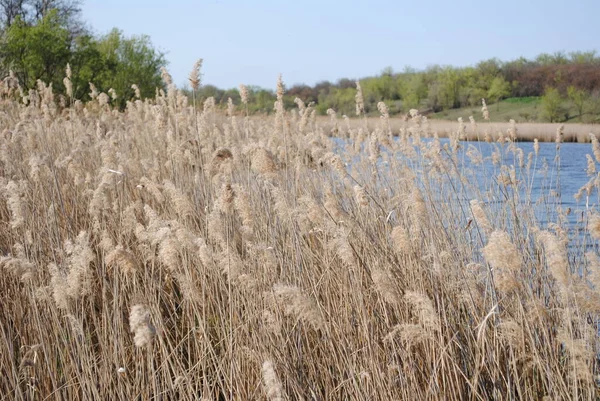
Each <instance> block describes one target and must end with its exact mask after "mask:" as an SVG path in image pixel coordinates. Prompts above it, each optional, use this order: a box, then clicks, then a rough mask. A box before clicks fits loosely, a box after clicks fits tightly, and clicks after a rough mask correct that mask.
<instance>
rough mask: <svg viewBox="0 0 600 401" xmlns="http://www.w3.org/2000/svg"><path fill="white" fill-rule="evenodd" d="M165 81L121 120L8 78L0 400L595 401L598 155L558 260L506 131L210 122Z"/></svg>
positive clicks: (525, 167) (207, 111)
mask: <svg viewBox="0 0 600 401" xmlns="http://www.w3.org/2000/svg"><path fill="white" fill-rule="evenodd" d="M164 79H165V82H166V84H167V86H168V90H167V91H166V93H163V92H162V91H161V92H159V93H158V94H157V97H156V98H154V99H147V100H141V99H135V100H133V101H131V102H129V103H128V105H127V109H126V110H125V111H124V112H119V111H117V110H113V109H112V108H111V106H110V104H109V102H110V97H109V96H108V95H107V94H104V93H93V94H92V98H93V100H92V101H91V102H89V103H87V104H82V103H80V102H77V101H75V102H72V101H69V99H67V100H68V101H67V102H64V103H67V104H71V105H70V106H68V107H67V106H64V107H60V106H58V105H57V103H59V102H55V99H54V95H53V93H52V89H51V87H46V86H45V85H43V84H40V85H39V88H38V90H34V91H30V92H29V93H28V96H27V98H26V99H21V98H20V97H19V96H18V90H17V88H16V85H17V84H16V83H15V82H14V81H13V80H10V79H9V80H7V81H5V83H4V86H3V93H2V100H1V105H0V124H1V127H2V135H1V137H0V146H1V148H0V149H1V151H0V224H2V227H1V229H0V251H1V254H2V259H1V260H0V266H1V274H0V305H1V308H0V322H1V325H0V372H1V375H0V394H1V395H2V396H1V397H0V399H6V400H8V399H15V400H44V399H64V400H89V399H112V400H146V399H157V400H158V399H163V400H167V399H182V400H196V399H204V400H219V399H220V400H224V399H235V400H253V399H263V400H264V399H267V400H300V399H303V400H337V399H339V400H344V399H348V400H391V399H405V400H413V399H425V400H437V399H440V400H442V399H443V400H465V399H470V400H486V399H502V400H509V399H547V400H559V399H585V400H592V399H596V398H597V396H598V385H597V374H598V360H597V352H598V345H599V344H598V334H597V333H598V327H597V326H598V324H597V323H598V313H599V312H600V293H599V292H598V290H597V289H598V288H599V287H598V285H600V270H599V269H600V261H599V260H598V255H597V252H596V248H595V246H596V241H597V240H598V239H599V238H600V217H599V216H598V215H597V214H595V213H594V211H593V209H592V208H591V207H589V208H586V206H585V202H584V200H585V199H586V198H587V199H588V204H589V205H593V204H594V201H597V199H596V198H592V195H593V194H595V193H596V192H595V189H596V187H597V186H598V181H597V179H596V177H597V174H596V172H595V168H596V163H598V162H600V147H599V146H598V143H597V141H595V142H594V143H593V145H592V147H591V148H590V157H589V173H590V182H589V183H588V185H587V186H586V188H583V189H582V192H581V193H580V194H579V195H580V196H581V199H582V205H583V206H582V209H581V210H577V211H572V213H579V214H580V216H581V218H580V219H579V221H578V223H577V226H578V227H579V228H580V229H581V230H582V231H581V232H582V233H583V234H581V232H580V234H579V235H578V237H577V238H578V239H577V241H576V242H577V244H578V245H577V246H570V247H568V246H567V245H568V242H569V239H570V238H571V239H573V235H572V233H571V232H570V231H569V230H568V228H567V226H566V223H565V216H566V214H567V213H569V211H563V210H562V209H561V207H560V199H559V195H558V193H557V191H556V190H555V188H551V187H550V188H549V189H548V191H547V193H544V194H543V196H541V197H540V198H539V199H533V198H532V196H531V193H530V192H529V191H527V186H528V183H530V182H531V180H532V179H533V178H534V177H535V176H537V175H541V176H542V177H544V176H547V177H549V178H548V182H549V183H553V182H557V181H556V176H557V174H560V170H559V169H558V168H553V167H551V166H554V165H559V164H558V163H553V161H547V163H546V162H545V161H543V160H539V157H538V154H537V150H536V151H535V152H532V153H531V154H524V153H523V151H522V150H520V149H519V148H517V147H516V146H515V140H516V134H517V133H516V130H517V129H518V128H517V127H515V126H514V125H513V126H512V127H511V128H509V130H508V131H506V132H502V133H498V132H491V131H490V129H488V128H486V127H485V123H483V124H480V125H479V126H477V123H475V122H473V124H472V125H468V124H462V123H461V124H459V125H458V126H457V129H456V130H455V132H454V133H453V134H452V135H451V138H450V140H449V141H440V140H439V139H438V138H437V137H436V135H435V133H434V132H432V131H431V129H430V128H429V126H428V123H427V120H426V119H425V118H423V117H421V116H420V115H419V114H418V113H417V112H413V113H412V116H411V118H410V119H408V120H407V121H406V122H405V123H404V125H403V126H402V127H401V128H399V129H398V130H394V131H392V129H391V128H390V124H389V115H388V111H387V108H386V106H385V105H384V104H380V105H379V111H380V113H381V120H379V121H372V120H371V121H367V120H366V119H363V120H362V122H361V124H360V126H359V127H352V126H351V125H350V124H349V123H348V122H347V121H344V120H343V119H339V118H338V117H337V116H336V113H335V112H334V111H333V110H331V111H330V112H329V115H330V121H328V122H327V123H321V122H318V121H317V120H316V117H315V111H314V109H313V108H312V107H311V106H307V105H305V104H304V103H303V102H302V101H301V100H297V102H296V103H297V106H298V107H297V109H295V110H286V109H285V108H284V107H283V101H282V97H283V85H282V83H281V81H280V82H279V85H278V93H277V96H278V101H277V103H276V104H275V110H276V113H275V114H274V115H273V116H272V117H264V118H248V117H246V115H245V111H244V110H245V109H246V107H245V106H246V105H245V102H247V96H244V93H245V90H244V88H243V87H242V88H241V94H242V96H241V98H242V104H241V105H234V104H233V103H230V105H229V109H228V114H227V116H223V115H221V114H218V113H216V112H215V107H214V101H211V99H208V100H207V101H205V102H204V105H203V108H202V111H196V110H197V108H194V107H192V106H190V105H188V104H187V97H185V96H183V95H182V94H181V93H180V92H178V91H177V90H176V89H175V87H174V86H173V85H172V84H171V82H170V79H169V76H168V74H166V73H165V74H164ZM196 85H197V83H196ZM66 86H67V87H68V85H66ZM113 95H115V96H118V94H115V93H113ZM23 100H25V101H23ZM356 100H357V111H358V112H359V113H360V114H362V112H363V106H362V105H363V102H362V97H361V94H360V91H359V92H358V93H357V97H356ZM363 117H364V115H363ZM325 127H326V128H325ZM470 129H473V130H476V132H479V133H480V138H481V139H482V140H483V139H485V138H491V135H494V138H495V139H496V140H498V141H499V142H496V145H495V151H494V154H493V156H492V159H493V160H492V162H493V166H494V167H493V169H491V170H490V171H489V174H488V175H487V179H485V180H481V179H480V178H481V177H480V176H478V175H477V171H476V170H478V169H482V168H483V164H482V162H483V160H482V158H483V157H482V155H481V154H480V153H479V152H478V150H477V148H476V147H472V146H471V147H469V148H468V149H467V150H466V152H465V153H461V147H462V146H464V145H463V144H462V143H461V139H462V138H463V137H464V135H466V133H467V132H468V131H469V130H470ZM594 139H595V138H594ZM560 140H561V132H560V131H559V132H558V133H557V160H558V158H560ZM536 149H537V148H536ZM463 150H465V149H463ZM592 151H593V153H592ZM591 154H593V157H592V156H591ZM467 159H468V160H467ZM549 165H550V167H549ZM568 196H571V194H569V195H568ZM594 196H595V195H594ZM491 199H495V200H502V201H501V202H495V203H490V202H489V201H490V200H491ZM534 202H535V203H537V205H536V204H535V203H534ZM536 207H538V208H542V209H543V210H548V213H550V211H552V215H554V213H555V212H556V218H555V219H553V222H552V223H551V224H547V225H545V226H540V224H538V223H537V219H536V216H535V213H534V208H536ZM588 229H589V230H588ZM583 230H587V231H583ZM586 251H589V252H587V254H586Z"/></svg>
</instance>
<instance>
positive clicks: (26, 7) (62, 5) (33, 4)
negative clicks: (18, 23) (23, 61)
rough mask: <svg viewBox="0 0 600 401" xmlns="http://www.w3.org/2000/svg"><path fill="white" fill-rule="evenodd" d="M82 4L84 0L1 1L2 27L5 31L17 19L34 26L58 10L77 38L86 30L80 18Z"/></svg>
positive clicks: (0, 16)
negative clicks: (51, 12) (19, 18)
mask: <svg viewBox="0 0 600 401" xmlns="http://www.w3.org/2000/svg"><path fill="white" fill-rule="evenodd" d="M81 2H82V0H0V26H1V28H2V29H5V28H6V27H8V26H10V25H11V24H12V23H13V22H14V20H15V18H17V17H21V18H22V19H23V20H24V21H25V22H27V23H32V24H33V23H35V22H36V21H39V20H41V19H42V18H44V17H45V16H46V15H47V14H48V13H49V12H50V11H52V10H56V11H57V13H58V16H59V17H60V18H61V19H62V20H63V21H64V22H65V24H66V25H67V27H68V28H69V31H70V32H71V34H72V36H73V37H75V36H77V35H79V34H81V33H82V32H83V31H84V29H85V28H84V25H83V23H82V21H81V18H80V17H81Z"/></svg>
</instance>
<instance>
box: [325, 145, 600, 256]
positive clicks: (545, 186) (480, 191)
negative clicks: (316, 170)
mask: <svg viewBox="0 0 600 401" xmlns="http://www.w3.org/2000/svg"><path fill="white" fill-rule="evenodd" d="M423 141H432V139H427V140H423ZM439 141H440V145H441V146H442V148H443V147H444V146H446V147H449V146H450V141H449V140H448V139H440V140H439ZM335 142H336V147H337V148H338V149H339V150H340V151H341V148H342V147H343V146H344V145H346V144H347V142H346V143H345V142H344V141H339V140H335ZM513 146H514V147H516V149H520V151H515V148H514V147H513ZM511 147H513V148H511ZM474 151H475V152H474ZM521 151H522V155H523V166H522V167H519V165H520V163H519V160H518V154H519V153H520V152H521ZM473 153H479V154H480V156H481V161H482V162H481V163H477V164H473V162H472V158H471V157H470V156H469V154H471V156H472V154H473ZM494 153H495V155H494ZM441 154H442V157H444V158H445V159H446V160H450V159H451V158H452V155H451V153H450V152H449V151H442V152H441ZM530 154H531V156H529V155H530ZM588 154H589V155H592V157H593V152H592V146H591V144H581V143H561V144H560V146H559V147H558V149H557V146H556V144H555V143H554V142H545V143H539V152H538V154H537V156H536V155H535V152H534V143H533V142H517V143H514V144H508V143H507V144H504V145H500V144H499V143H494V142H492V143H488V142H469V141H461V142H460V148H459V150H458V152H457V157H456V159H455V162H457V166H456V168H458V170H459V171H461V176H463V177H467V181H468V184H467V185H464V182H463V183H462V184H461V183H459V182H458V180H457V182H455V183H453V185H452V189H449V188H446V190H441V191H440V192H439V193H437V194H436V197H438V198H439V199H437V201H439V202H445V203H450V204H452V205H453V206H457V207H461V206H459V204H460V205H462V207H463V208H467V210H468V204H469V202H470V201H471V199H478V200H479V201H481V202H483V203H484V204H485V207H486V208H487V209H488V210H489V211H490V212H491V213H490V215H492V216H495V215H497V214H496V212H497V211H498V210H499V209H501V208H502V207H504V206H506V203H507V202H509V201H510V200H509V197H510V194H509V192H511V191H515V190H516V191H518V193H517V195H518V196H517V197H515V198H516V199H518V202H519V208H520V209H521V210H527V211H532V212H533V215H534V216H535V220H536V221H535V224H536V225H537V226H539V227H540V228H542V229H545V228H547V227H548V225H549V224H551V223H556V222H558V221H561V226H562V227H563V228H568V229H569V237H570V239H571V244H570V247H573V246H580V245H583V246H584V247H588V246H589V245H586V244H589V243H590V241H584V240H583V239H584V237H585V233H586V230H585V228H586V227H585V224H586V223H585V222H586V220H587V215H588V213H587V212H589V211H590V210H597V208H598V205H599V198H598V193H597V191H595V190H594V191H592V192H591V193H590V194H589V196H586V194H585V193H584V194H583V196H582V197H580V199H579V200H577V199H576V198H575V194H577V193H578V192H579V191H580V188H581V187H583V186H584V185H586V183H588V181H590V179H592V178H593V177H590V176H588V175H587V171H586V169H587V158H586V155H588ZM528 156H529V157H531V168H529V169H528V168H527V167H526V165H527V163H528ZM388 157H394V156H393V155H391V154H388ZM396 157H397V156H396ZM400 157H402V156H400ZM499 157H500V158H502V160H503V161H502V163H494V158H496V159H498V158H499ZM418 159H420V161H417V162H416V163H414V165H420V166H425V167H424V168H417V169H416V171H415V173H417V176H419V175H422V174H423V172H424V171H427V164H428V163H430V160H423V159H422V156H420V155H419V156H418ZM501 165H504V166H508V167H510V166H511V165H514V166H515V173H516V177H517V179H518V181H519V184H518V185H517V186H516V187H515V186H511V187H510V188H511V189H502V188H500V187H501V185H499V184H497V180H498V176H499V175H500V174H501V173H507V171H508V170H506V169H505V170H502V168H501ZM595 165H596V168H598V170H600V165H598V163H595ZM455 176H456V175H455ZM494 183H496V185H495V186H494ZM459 186H460V188H461V190H460V191H455V190H453V189H454V188H458V187H459ZM448 187H450V185H448ZM515 188H516V189H515ZM503 191H504V193H503ZM507 194H508V196H507ZM513 199H514V198H513ZM561 210H562V213H559V212H560V211H561ZM468 217H470V216H468ZM466 218H467V217H466ZM464 223H465V222H463V221H461V222H459V224H464Z"/></svg>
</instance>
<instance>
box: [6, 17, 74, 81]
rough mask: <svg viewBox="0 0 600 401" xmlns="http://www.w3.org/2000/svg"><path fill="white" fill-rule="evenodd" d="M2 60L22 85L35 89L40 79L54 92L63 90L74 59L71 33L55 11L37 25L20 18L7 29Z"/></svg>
mask: <svg viewBox="0 0 600 401" xmlns="http://www.w3.org/2000/svg"><path fill="white" fill-rule="evenodd" d="M1 57H2V64H3V66H4V68H6V69H12V70H13V72H14V73H15V75H16V76H17V78H18V79H19V82H20V83H21V85H23V86H25V87H27V88H32V87H34V86H35V83H36V80H38V79H41V80H42V81H44V82H45V83H47V84H50V83H51V84H52V85H53V87H54V88H55V89H57V88H62V79H63V76H64V69H65V66H66V65H67V63H68V62H69V59H70V57H71V39H70V34H69V31H68V29H67V28H66V27H64V26H63V24H62V23H61V19H60V18H59V16H58V14H57V12H56V11H51V12H49V13H48V14H47V15H46V16H45V17H43V18H42V19H41V20H40V21H39V22H38V23H37V24H34V25H29V24H27V23H26V22H25V21H24V20H23V19H22V18H21V17H20V16H17V17H16V19H15V20H14V21H13V23H12V25H10V26H9V27H8V29H7V30H6V34H5V38H4V43H3V44H2V46H1Z"/></svg>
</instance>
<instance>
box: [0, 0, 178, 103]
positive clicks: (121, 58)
mask: <svg viewBox="0 0 600 401" xmlns="http://www.w3.org/2000/svg"><path fill="white" fill-rule="evenodd" d="M3 1H4V0H0V6H3V4H4V3H3ZM19 3H20V4H21V6H20V7H21V8H20V11H18V12H9V11H10V10H12V8H8V9H7V8H6V7H4V8H0V19H1V20H2V21H3V22H4V23H3V24H2V26H1V28H2V29H1V30H2V40H1V41H0V73H1V74H3V76H7V75H9V73H10V72H12V75H13V76H14V77H15V78H16V79H18V81H19V83H20V84H21V85H22V88H23V89H24V90H28V89H31V88H34V87H36V86H37V82H38V80H40V81H42V82H44V83H45V84H48V85H52V87H53V89H54V91H55V92H56V93H60V94H65V95H67V93H66V88H65V84H64V82H63V78H64V75H65V68H66V67H67V64H69V66H70V69H71V77H70V78H71V79H70V81H71V84H72V94H68V96H69V97H70V98H72V99H79V100H83V101H87V100H89V99H90V94H89V92H90V82H91V83H93V84H94V85H95V87H96V88H97V91H98V92H109V89H113V91H114V92H113V91H111V93H114V95H115V97H114V98H113V99H112V100H111V101H112V102H113V104H114V105H117V106H119V107H120V108H123V107H125V104H126V101H127V100H130V99H131V98H132V97H133V96H134V90H133V89H132V88H131V85H132V84H136V85H137V86H138V88H139V91H140V95H141V96H142V97H152V96H154V94H155V91H156V88H162V87H163V84H162V81H161V77H160V69H161V67H164V66H165V65H166V60H165V58H164V55H163V54H162V53H161V52H159V51H157V50H156V49H155V48H154V47H153V46H152V43H151V41H150V38H149V37H148V36H133V37H125V36H124V35H123V33H122V32H120V31H119V30H117V29H114V30H113V31H111V32H110V33H108V34H107V35H105V36H94V35H92V34H90V33H88V32H86V31H85V30H83V29H82V28H81V25H82V24H80V23H78V19H77V15H78V9H77V8H76V7H75V6H76V5H77V4H78V2H67V1H48V0H45V1H43V2H41V3H40V2H36V1H29V2H19ZM38 3H39V4H38ZM42 3H43V4H42ZM49 5H54V7H50V6H49ZM42 6H44V7H42ZM14 7H17V6H16V5H15V6H14ZM17 9H19V8H18V7H17ZM1 10H3V12H4V13H3V14H2V11H1ZM36 10H37V11H36Z"/></svg>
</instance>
